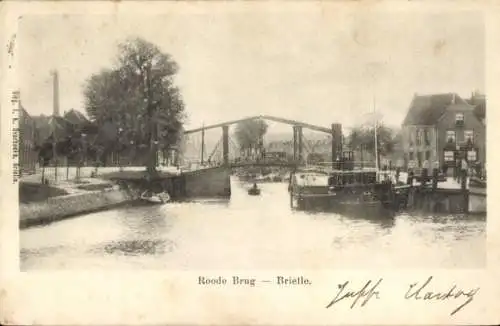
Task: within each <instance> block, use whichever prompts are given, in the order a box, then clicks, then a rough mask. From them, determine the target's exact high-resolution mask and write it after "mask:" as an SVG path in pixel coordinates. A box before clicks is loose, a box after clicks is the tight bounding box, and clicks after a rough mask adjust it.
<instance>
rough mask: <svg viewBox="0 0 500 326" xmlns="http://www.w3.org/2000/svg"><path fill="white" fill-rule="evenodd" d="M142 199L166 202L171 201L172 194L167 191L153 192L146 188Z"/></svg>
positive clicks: (144, 200)
mask: <svg viewBox="0 0 500 326" xmlns="http://www.w3.org/2000/svg"><path fill="white" fill-rule="evenodd" d="M140 199H141V200H142V201H143V202H145V203H150V204H165V203H167V202H169V201H170V195H169V194H168V192H166V191H163V192H160V193H153V192H151V191H148V190H146V191H144V192H143V193H142V194H141V196H140Z"/></svg>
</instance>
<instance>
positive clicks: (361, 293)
mask: <svg viewBox="0 0 500 326" xmlns="http://www.w3.org/2000/svg"><path fill="white" fill-rule="evenodd" d="M380 283H382V279H379V280H378V282H377V283H374V284H373V282H372V281H371V280H369V281H368V282H366V284H365V285H364V286H363V287H362V288H361V290H357V291H353V290H348V289H347V286H348V285H349V281H346V282H344V284H339V285H338V288H339V291H338V292H337V295H336V296H335V298H333V300H332V301H330V303H329V304H328V305H327V306H326V308H330V307H331V306H333V305H334V304H336V303H337V302H339V301H342V300H344V299H353V301H352V304H351V309H353V308H354V307H355V306H356V304H357V303H358V301H359V300H361V299H362V298H364V300H363V301H362V303H361V307H364V306H365V305H366V304H367V303H368V302H369V301H370V299H371V298H372V297H375V299H380V292H379V291H378V290H377V287H378V286H379V285H380ZM372 284H373V285H372ZM371 285H372V286H371ZM370 286H371V287H370Z"/></svg>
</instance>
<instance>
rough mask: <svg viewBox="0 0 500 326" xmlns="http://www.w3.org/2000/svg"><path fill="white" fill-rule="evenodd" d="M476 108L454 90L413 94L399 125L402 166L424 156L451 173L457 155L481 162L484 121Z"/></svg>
mask: <svg viewBox="0 0 500 326" xmlns="http://www.w3.org/2000/svg"><path fill="white" fill-rule="evenodd" d="M478 110H479V109H478V108H477V106H476V105H473V104H471V103H469V102H468V101H466V100H464V99H462V98H461V97H460V96H458V95H457V94H455V93H447V94H432V95H415V96H414V97H413V99H412V101H411V104H410V107H409V109H408V113H407V115H406V118H405V120H404V121H403V125H402V149H403V153H404V162H405V166H406V167H415V168H419V167H422V165H423V163H424V161H426V160H427V161H429V163H430V164H432V163H434V162H437V163H438V164H439V166H440V167H444V166H448V167H450V169H448V172H449V173H450V174H451V173H453V168H454V167H455V164H456V160H458V159H461V158H466V159H467V160H468V161H469V162H481V163H484V162H485V160H486V125H485V123H484V120H482V119H481V117H480V115H478Z"/></svg>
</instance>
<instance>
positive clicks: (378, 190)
mask: <svg viewBox="0 0 500 326" xmlns="http://www.w3.org/2000/svg"><path fill="white" fill-rule="evenodd" d="M343 154H344V155H343V156H342V158H341V159H340V160H339V161H338V162H337V164H336V166H335V168H332V169H329V170H327V169H321V170H318V169H305V170H296V171H294V172H293V173H292V174H291V175H290V181H289V192H290V206H291V207H292V208H293V209H298V210H313V211H331V212H337V213H341V214H357V215H359V214H360V215H366V214H369V215H372V214H376V215H379V214H381V213H382V214H384V215H388V216H389V215H391V214H390V213H392V212H393V211H394V209H395V208H396V201H395V196H394V191H393V190H394V188H393V184H392V181H391V180H390V178H389V177H388V176H387V175H383V174H382V173H380V172H379V171H378V170H377V169H354V165H355V164H354V162H353V160H352V158H353V156H352V152H346V153H343ZM345 154H347V155H345ZM381 177H384V178H381ZM381 179H383V180H381Z"/></svg>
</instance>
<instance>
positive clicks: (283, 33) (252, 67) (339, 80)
mask: <svg viewBox="0 0 500 326" xmlns="http://www.w3.org/2000/svg"><path fill="white" fill-rule="evenodd" d="M483 24H484V23H483V20H482V16H481V15H480V13H475V12H455V13H448V14H443V13H441V14H428V13H427V14H425V13H421V12H398V13H371V12H369V11H368V12H367V11H363V12H359V13H356V14H354V15H352V14H351V15H347V14H340V13H339V14H335V13H329V14H328V15H326V14H324V13H323V12H321V11H317V12H307V13H298V12H285V11H283V12H272V13H270V12H268V13H264V12H242V11H232V12H231V13H229V12H213V13H210V14H208V13H190V14H180V13H175V14H174V13H171V14H161V15H147V16H139V15H134V16H131V15H119V14H117V15H41V16H33V15H30V16H23V17H22V19H21V21H20V25H19V30H18V36H17V40H18V46H19V48H18V49H19V56H18V60H19V61H18V72H19V76H18V77H19V83H20V90H21V100H22V103H23V106H24V107H25V108H26V109H27V111H28V112H29V113H30V114H33V115H38V114H42V113H43V114H51V112H52V82H51V75H50V71H51V70H52V69H57V70H58V71H59V79H60V107H61V112H63V111H64V110H69V109H72V108H73V109H77V110H80V111H82V112H85V109H84V98H83V92H82V90H83V86H84V85H85V82H86V80H87V79H88V78H89V77H90V76H91V75H92V74H95V73H98V72H99V70H100V69H102V68H106V67H110V66H111V65H113V64H114V59H115V58H116V55H117V45H118V44H119V43H120V42H121V41H123V40H125V39H126V38H127V37H136V36H139V37H143V38H145V39H146V40H148V41H150V42H152V43H155V44H156V45H158V46H159V47H160V48H161V49H162V50H163V51H164V52H167V53H169V54H171V55H172V57H173V58H174V60H175V61H177V63H178V64H179V66H180V70H179V73H178V76H177V77H176V83H177V85H178V86H179V87H180V89H181V92H182V95H183V99H184V102H185V104H186V111H187V114H188V121H187V123H186V129H189V128H194V127H199V126H201V125H202V124H205V125H209V124H212V123H218V122H222V121H226V120H232V119H238V118H242V117H245V116H253V115H259V114H266V115H273V116H280V117H284V118H289V119H296V120H300V121H304V122H307V123H311V124H316V125H320V126H325V127H327V126H329V125H331V123H336V122H339V123H342V124H343V125H344V126H346V127H347V128H349V127H352V126H354V125H357V124H358V123H359V122H360V121H362V120H363V119H365V118H366V113H368V112H370V111H372V110H373V107H375V108H376V110H377V112H379V114H380V115H381V116H382V117H383V121H384V122H385V123H386V124H388V125H391V126H398V125H400V124H401V122H402V120H403V119H404V116H405V114H406V111H407V110H408V107H409V105H410V101H411V99H412V97H413V95H414V94H415V93H418V94H430V93H443V92H456V93H458V94H459V95H461V96H463V97H468V96H470V94H471V92H472V91H473V90H481V91H484V89H485V62H484V61H485V59H484V57H485V44H484V42H485V40H484V38H485V36H484V25H483ZM286 128H287V129H286V130H288V129H289V127H286Z"/></svg>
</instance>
